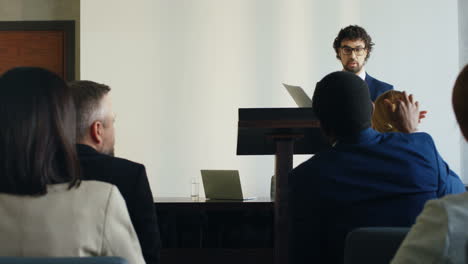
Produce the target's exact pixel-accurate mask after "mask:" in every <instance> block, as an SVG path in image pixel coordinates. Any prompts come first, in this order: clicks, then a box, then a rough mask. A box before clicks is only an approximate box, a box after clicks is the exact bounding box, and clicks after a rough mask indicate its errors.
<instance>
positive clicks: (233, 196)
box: [201, 170, 254, 200]
mask: <svg viewBox="0 0 468 264" xmlns="http://www.w3.org/2000/svg"><path fill="white" fill-rule="evenodd" d="M201 177H202V182H203V188H204V189H205V196H206V198H207V199H210V200H250V199H254V197H250V198H245V197H244V196H243V195H242V187H241V183H240V178H239V171H238V170H201Z"/></svg>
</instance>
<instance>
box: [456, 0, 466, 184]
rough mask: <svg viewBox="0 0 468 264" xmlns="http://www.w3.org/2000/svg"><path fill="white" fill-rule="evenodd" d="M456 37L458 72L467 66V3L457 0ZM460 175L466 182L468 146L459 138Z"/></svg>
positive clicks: (463, 0)
mask: <svg viewBox="0 0 468 264" xmlns="http://www.w3.org/2000/svg"><path fill="white" fill-rule="evenodd" d="M458 25H459V27H458V36H459V64H460V70H461V69H462V68H463V67H464V66H465V65H466V64H468V2H467V1H465V0H458ZM460 142H461V143H460V152H461V174H462V175H463V176H464V177H463V178H464V180H465V183H466V182H468V144H467V142H466V141H465V139H464V138H463V137H460Z"/></svg>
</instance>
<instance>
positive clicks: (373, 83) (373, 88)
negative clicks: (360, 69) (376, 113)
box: [365, 72, 393, 102]
mask: <svg viewBox="0 0 468 264" xmlns="http://www.w3.org/2000/svg"><path fill="white" fill-rule="evenodd" d="M365 80H366V83H367V86H368V87H369V92H370V97H371V100H372V102H374V101H375V99H377V97H379V95H381V94H383V93H385V92H386V91H388V90H393V85H391V84H388V83H386V82H382V81H379V80H377V79H375V78H374V77H372V76H370V75H369V74H367V72H366V78H365Z"/></svg>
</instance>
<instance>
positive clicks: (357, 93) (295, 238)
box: [288, 71, 465, 264]
mask: <svg viewBox="0 0 468 264" xmlns="http://www.w3.org/2000/svg"><path fill="white" fill-rule="evenodd" d="M366 87H367V85H366V83H365V82H364V81H363V80H362V79H361V78H359V77H358V76H356V75H355V74H352V73H349V72H345V71H340V72H335V73H331V74H329V75H327V76H325V77H324V78H323V79H322V80H321V81H320V82H318V83H317V86H316V88H315V91H314V95H313V98H312V107H313V110H314V112H315V114H316V115H317V118H318V119H319V121H320V124H321V127H322V129H323V131H324V133H325V135H326V136H327V138H328V139H329V140H330V143H331V147H330V148H329V149H327V150H324V151H322V152H319V153H317V154H315V155H314V156H313V157H312V158H310V159H309V160H307V161H305V162H304V163H302V164H301V165H299V166H298V167H296V168H295V169H294V170H293V171H292V172H291V174H290V177H289V179H288V180H289V192H288V193H289V199H290V200H289V208H290V215H291V220H290V221H291V222H290V224H291V225H290V227H291V230H290V235H291V237H290V238H291V240H290V246H291V252H290V256H291V257H292V260H291V263H294V264H296V263H332V264H333V263H343V251H344V241H345V236H346V234H347V233H348V232H349V231H350V230H352V229H354V228H357V227H364V226H402V227H409V226H411V225H412V224H414V221H415V219H416V216H417V215H418V214H419V213H420V212H421V210H422V209H423V206H424V203H425V202H426V201H427V200H429V199H435V198H439V197H442V196H444V195H446V194H452V193H461V192H464V191H465V188H464V185H463V183H462V182H461V180H460V179H459V177H458V176H457V175H456V174H455V173H454V172H453V171H451V170H450V168H449V167H448V165H447V164H446V163H445V162H444V160H443V159H442V158H441V157H440V155H439V154H438V152H437V149H436V147H435V145H434V141H433V140H432V138H431V136H430V135H429V134H426V133H416V130H417V126H418V123H419V119H420V114H419V109H418V103H417V102H415V101H414V100H413V97H412V95H410V96H407V95H406V94H405V98H404V100H403V101H401V102H400V103H399V104H398V108H397V109H398V111H396V112H395V113H396V114H395V116H394V118H395V121H396V122H398V124H399V125H398V127H399V130H400V131H402V132H405V133H378V132H377V131H375V130H373V129H372V128H371V127H370V125H371V122H370V120H371V115H372V103H371V101H370V100H369V91H368V89H365V88H366ZM400 115H401V116H400Z"/></svg>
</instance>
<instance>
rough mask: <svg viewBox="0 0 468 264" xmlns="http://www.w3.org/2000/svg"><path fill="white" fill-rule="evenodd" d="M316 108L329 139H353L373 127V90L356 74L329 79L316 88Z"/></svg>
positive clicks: (314, 100)
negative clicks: (371, 91)
mask: <svg viewBox="0 0 468 264" xmlns="http://www.w3.org/2000/svg"><path fill="white" fill-rule="evenodd" d="M312 108H313V110H314V113H315V115H316V116H317V118H318V119H319V121H320V124H321V126H322V128H323V129H324V131H325V133H326V134H327V136H331V135H333V136H335V137H336V139H343V138H346V137H353V136H355V135H357V134H358V133H359V132H360V131H362V130H364V129H366V128H369V127H370V125H371V117H372V102H371V100H370V98H369V88H368V87H367V84H366V83H365V82H364V81H363V80H362V79H361V78H360V77H359V76H357V75H356V74H354V73H350V72H344V71H339V72H334V73H330V74H328V75H327V76H325V77H324V78H323V79H322V80H321V81H320V82H318V83H317V85H316V87H315V91H314V95H313V97H312Z"/></svg>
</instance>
